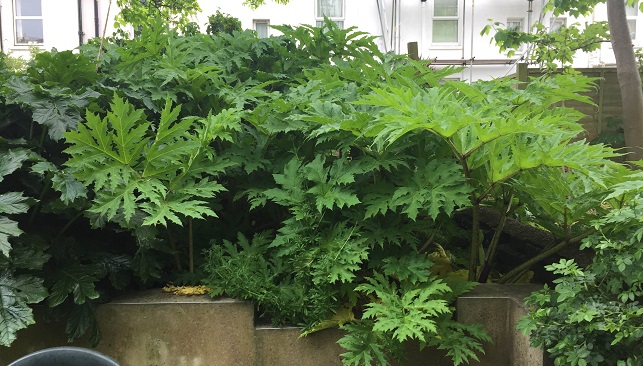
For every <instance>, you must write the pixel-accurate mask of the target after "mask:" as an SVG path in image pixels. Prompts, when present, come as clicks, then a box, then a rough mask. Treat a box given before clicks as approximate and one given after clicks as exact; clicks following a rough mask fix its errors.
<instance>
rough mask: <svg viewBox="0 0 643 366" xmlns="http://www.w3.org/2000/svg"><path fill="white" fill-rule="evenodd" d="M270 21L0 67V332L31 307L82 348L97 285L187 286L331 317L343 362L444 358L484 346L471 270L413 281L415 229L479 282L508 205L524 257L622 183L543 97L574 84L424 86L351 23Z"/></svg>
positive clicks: (566, 234)
mask: <svg viewBox="0 0 643 366" xmlns="http://www.w3.org/2000/svg"><path fill="white" fill-rule="evenodd" d="M159 24H160V23H159ZM279 30H280V31H281V32H283V33H284V36H282V37H272V38H268V39H258V38H257V37H256V35H255V34H254V32H252V31H245V32H238V31H233V33H232V34H228V33H225V32H221V33H218V34H216V35H212V36H211V35H204V34H191V35H179V34H178V33H177V32H176V31H173V30H169V29H168V28H165V27H161V26H158V25H156V26H154V27H143V28H141V30H140V35H138V36H137V37H136V38H134V39H130V40H127V39H120V40H116V41H109V42H107V43H106V44H105V47H104V53H103V56H102V57H101V59H100V62H99V64H98V72H97V71H96V65H95V64H94V63H93V60H95V59H96V54H97V53H98V47H97V46H96V45H93V44H92V45H88V46H85V47H83V48H82V49H81V53H80V54H74V53H72V52H57V53H56V52H53V53H43V54H41V55H38V56H36V57H35V59H34V60H33V62H31V63H30V65H29V66H28V68H27V69H26V71H24V72H18V73H13V72H8V71H4V69H3V71H2V74H0V78H2V80H1V81H3V83H2V85H3V87H2V88H1V89H0V102H1V103H2V104H3V109H2V111H3V112H1V113H2V114H1V115H0V118H1V119H0V128H1V130H0V132H1V133H2V135H1V136H2V140H1V142H2V145H0V148H2V149H4V151H7V154H3V155H2V156H3V157H4V156H5V155H6V156H7V157H8V158H7V159H8V160H6V161H5V160H2V161H1V165H0V169H1V170H2V171H6V174H8V173H12V174H11V175H9V176H8V178H5V179H4V181H2V182H0V188H1V190H0V192H2V195H1V196H0V214H2V215H3V216H1V217H0V233H2V235H4V236H0V240H2V241H1V242H0V249H2V255H1V256H0V270H2V271H3V272H2V273H4V274H3V275H2V277H0V281H1V282H0V289H1V291H3V292H2V293H3V296H2V299H3V301H4V300H5V298H6V299H11V301H8V302H3V303H2V304H0V306H1V308H0V309H2V312H0V316H2V318H0V325H2V328H1V329H2V333H0V334H2V337H3V338H2V339H1V341H2V343H3V344H9V343H10V342H11V341H12V339H13V336H14V335H15V331H16V330H17V329H20V328H22V327H24V326H26V325H28V324H29V323H31V322H32V321H33V318H32V317H31V314H30V313H29V310H28V307H27V305H28V304H30V303H36V302H39V301H41V300H42V299H43V298H46V299H47V301H48V304H49V305H50V306H51V307H53V308H55V309H58V310H59V311H58V312H59V313H61V314H62V313H66V314H67V316H68V319H69V323H68V324H69V325H68V332H69V334H70V337H71V338H75V337H78V336H79V335H81V334H82V333H84V332H85V331H88V330H89V331H92V332H93V335H94V338H95V339H97V338H98V336H99V333H98V329H97V328H96V325H95V323H94V321H93V307H94V305H95V304H96V303H97V302H98V301H103V300H106V299H108V295H109V291H111V290H113V289H122V288H128V287H129V288H136V287H138V286H144V285H154V284H159V283H163V282H166V281H174V282H184V283H195V282H199V281H204V282H205V283H206V284H208V285H209V286H210V287H211V289H212V294H213V296H216V295H220V294H226V295H229V296H235V297H239V298H243V299H249V300H252V301H254V302H255V303H256V304H257V306H258V308H259V311H260V312H261V313H263V314H264V315H265V317H266V318H269V319H271V320H272V321H273V322H274V323H277V324H283V323H291V324H292V323H295V324H299V325H302V326H304V327H306V329H307V331H314V330H317V329H321V328H323V327H324V326H327V325H328V324H329V323H333V324H335V325H338V324H339V325H341V326H342V327H343V328H344V329H346V330H348V333H347V335H346V336H345V337H344V338H343V339H342V340H341V341H340V344H341V345H342V347H344V348H345V349H346V350H347V352H346V353H345V354H344V363H345V364H347V365H365V364H370V362H371V361H372V360H375V361H376V362H377V364H380V365H385V364H388V362H389V361H390V360H391V358H392V357H394V356H400V355H401V353H402V344H403V342H405V341H407V340H416V341H419V342H420V344H422V345H431V346H434V347H438V348H442V349H444V350H445V351H446V352H447V353H448V355H449V356H450V357H451V358H452V359H453V360H454V362H455V363H456V364H461V363H465V362H468V360H470V359H476V357H477V356H476V352H477V351H479V350H481V343H482V342H483V341H485V340H487V339H488V338H487V336H486V334H485V333H484V332H483V331H481V329H480V328H479V327H477V326H464V325H460V324H458V323H456V322H455V321H454V320H453V318H452V315H453V314H452V312H453V309H452V307H450V305H451V304H452V302H453V300H454V299H455V298H456V297H457V296H458V295H460V294H462V293H463V292H465V291H467V290H469V289H470V288H471V287H472V286H473V284H472V282H466V281H464V280H461V279H460V280H459V279H458V278H457V276H447V277H444V278H438V277H437V274H436V273H433V272H436V271H435V268H434V267H435V266H434V264H433V263H431V260H430V257H429V255H428V254H429V253H430V252H431V251H433V250H435V248H437V247H438V246H437V245H436V244H439V245H441V247H444V248H446V249H448V250H449V251H451V252H452V253H456V254H457V256H458V261H454V262H457V263H459V266H460V267H468V273H469V278H470V279H471V280H480V281H486V279H487V278H489V277H494V278H497V277H499V276H500V275H501V274H500V273H498V272H497V271H495V270H494V269H493V264H494V261H495V256H496V253H497V252H498V251H497V247H498V246H499V236H500V233H501V232H502V230H503V225H504V221H505V219H506V218H507V217H515V218H519V219H522V220H524V221H527V222H531V223H534V224H536V225H539V226H541V227H543V228H545V229H546V230H548V231H550V232H551V233H552V234H554V235H555V236H556V237H557V238H559V239H560V243H559V244H557V245H555V246H554V247H553V248H548V249H547V250H546V251H544V252H543V253H541V254H540V255H539V256H540V257H541V258H542V257H544V256H546V255H547V254H548V253H551V252H552V251H556V250H559V249H560V248H563V247H565V246H567V245H574V244H577V243H578V242H579V241H580V240H581V239H582V238H583V237H586V236H587V235H589V234H590V233H591V232H593V230H594V229H593V227H592V226H591V222H592V220H594V219H596V217H597V215H599V214H601V213H603V212H604V211H605V208H604V207H602V206H601V201H602V200H603V199H604V198H605V197H606V196H607V195H608V194H609V192H610V191H609V189H608V188H607V187H609V186H611V185H612V184H614V183H617V182H620V181H622V180H624V179H626V177H625V174H624V172H625V168H623V167H620V166H619V165H617V164H615V163H613V162H611V161H610V160H608V158H610V157H613V156H615V153H614V152H613V151H612V150H611V149H609V148H606V147H604V146H602V145H588V144H586V143H585V142H584V141H577V140H576V137H577V135H578V134H579V133H580V132H581V131H582V130H581V127H580V126H579V125H578V124H577V120H578V119H579V118H580V117H581V115H580V114H579V113H578V112H576V111H573V110H571V109H568V108H565V107H564V106H561V104H562V103H560V102H562V101H565V100H570V99H575V100H585V99H584V98H583V97H581V96H579V94H578V93H579V92H582V91H585V90H587V88H589V87H590V85H591V83H590V82H591V81H590V80H587V79H585V78H582V77H569V76H564V77H563V76H558V77H544V78H541V79H536V80H533V81H532V82H531V83H530V84H529V85H528V86H527V88H526V89H525V90H518V89H515V88H513V87H512V83H511V81H491V82H478V83H474V84H471V85H466V84H464V83H459V82H446V83H445V84H444V85H442V83H441V82H442V79H443V78H444V77H446V76H448V75H449V74H450V73H452V72H453V71H454V70H453V69H448V68H447V69H444V70H433V69H431V68H428V67H426V65H424V64H421V63H418V62H414V61H411V60H408V59H407V58H405V57H402V56H393V55H384V54H382V53H380V51H379V50H378V49H377V47H376V45H375V44H374V42H373V40H372V38H370V37H367V36H366V35H365V34H363V33H360V32H356V31H355V30H354V29H347V30H340V29H337V27H336V26H335V25H334V23H332V22H327V24H326V26H325V27H324V28H314V27H310V26H303V27H298V28H291V27H280V28H279ZM63 138H64V141H63ZM9 150H11V153H9ZM3 159H4V158H3ZM6 174H3V176H5V175H6ZM545 188H546V189H545ZM17 192H22V193H17ZM621 193H622V192H621ZM621 193H619V194H618V196H620V194H621ZM617 198H619V197H616V196H615V197H614V198H611V199H612V200H616V199H617ZM28 205H30V206H31V208H29V206H28ZM615 205H616V204H615ZM615 207H616V206H615ZM482 208H488V209H492V210H496V211H497V212H500V213H501V215H500V216H501V218H502V219H501V220H500V222H499V223H498V225H497V227H495V228H483V227H482V225H481V221H480V215H481V209H482ZM25 212H27V214H26V215H25V214H24V213H25ZM456 213H457V214H459V215H462V216H466V217H470V221H471V222H472V225H471V226H469V227H467V228H466V229H467V230H468V231H465V230H464V229H463V228H461V227H459V226H458V225H457V222H456V220H455V219H454V215H455V214H456ZM61 228H62V229H61ZM21 230H22V231H24V232H25V233H22V231H21ZM52 233H53V235H52ZM5 236H6V239H4V237H5ZM463 237H465V238H466V240H465V241H464V242H463V240H461V238H463ZM116 238H118V240H115V239H116ZM467 241H468V243H467ZM466 250H468V251H469V255H468V256H466V255H464V256H463V255H462V253H463V252H464V251H466ZM201 254H203V255H201ZM529 264H530V263H527V264H525V265H524V266H521V267H519V268H517V269H516V270H515V271H512V272H509V273H508V274H507V275H506V276H505V277H504V280H511V279H513V278H516V277H519V276H520V275H521V274H522V273H523V272H524V271H525V270H526V269H528V268H529ZM183 268H189V269H190V273H186V271H184V270H183ZM24 283H28V284H30V285H29V286H24V285H23V284H24ZM18 284H20V287H19V286H18ZM18 287H19V288H18ZM4 294H7V295H6V296H4ZM329 320H330V322H329Z"/></svg>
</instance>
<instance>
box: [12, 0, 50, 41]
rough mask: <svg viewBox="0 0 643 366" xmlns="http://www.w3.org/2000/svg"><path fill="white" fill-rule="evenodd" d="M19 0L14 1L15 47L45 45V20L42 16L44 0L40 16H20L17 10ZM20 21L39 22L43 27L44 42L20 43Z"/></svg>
mask: <svg viewBox="0 0 643 366" xmlns="http://www.w3.org/2000/svg"><path fill="white" fill-rule="evenodd" d="M17 1H19V0H12V5H13V42H14V45H15V46H42V45H44V43H45V30H44V20H43V16H42V0H39V1H40V15H18V12H17V9H18V6H17V4H16V2H17ZM19 20H39V21H40V22H41V24H42V25H41V26H42V27H43V31H42V42H19V41H18V21H19Z"/></svg>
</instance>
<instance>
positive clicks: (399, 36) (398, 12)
mask: <svg viewBox="0 0 643 366" xmlns="http://www.w3.org/2000/svg"><path fill="white" fill-rule="evenodd" d="M395 16H396V17H397V42H396V43H397V54H398V55H399V54H401V53H402V45H401V44H400V43H401V42H402V0H398V1H397V9H396V10H395Z"/></svg>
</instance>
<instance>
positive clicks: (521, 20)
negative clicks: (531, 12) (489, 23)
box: [506, 17, 525, 52]
mask: <svg viewBox="0 0 643 366" xmlns="http://www.w3.org/2000/svg"><path fill="white" fill-rule="evenodd" d="M511 22H513V23H518V22H519V23H520V29H518V31H519V32H525V18H521V17H508V18H507V23H506V28H507V30H509V23H511ZM524 50H525V44H524V43H521V44H520V47H518V48H516V49H515V51H516V52H523V51H524Z"/></svg>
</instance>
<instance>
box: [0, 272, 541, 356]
mask: <svg viewBox="0 0 643 366" xmlns="http://www.w3.org/2000/svg"><path fill="white" fill-rule="evenodd" d="M538 288H539V287H537V286H528V285H497V284H484V285H480V286H478V287H476V288H475V289H474V290H473V291H472V292H470V293H468V294H466V295H464V296H462V297H461V298H459V299H458V302H457V316H458V320H459V321H461V322H464V323H473V322H477V323H482V324H484V325H485V328H486V329H487V331H488V332H489V333H490V335H491V337H492V338H493V343H492V344H486V345H485V350H486V355H482V356H481V360H480V361H481V362H479V363H476V362H472V363H471V365H483V366H548V365H551V361H550V360H548V359H546V358H544V356H543V352H542V350H539V349H535V348H531V347H529V340H528V339H527V337H524V336H523V335H522V334H520V333H519V332H517V331H516V330H515V324H516V323H517V321H518V319H520V317H522V316H523V315H524V314H525V313H526V309H525V308H524V305H523V299H524V297H525V296H527V295H528V294H529V293H530V292H531V291H533V290H536V289H538ZM97 316H98V320H99V323H100V325H101V330H102V335H103V339H102V341H101V343H100V344H99V346H98V348H97V350H98V351H99V352H102V353H105V354H106V355H109V356H110V357H112V358H114V359H115V360H117V361H118V362H120V363H122V365H123V366H290V365H292V366H335V365H337V366H339V365H341V361H340V356H339V355H340V354H341V353H342V352H343V350H342V349H341V348H340V347H339V346H338V345H337V344H336V341H337V340H338V339H339V338H340V337H341V336H342V332H341V331H340V330H326V331H322V332H319V333H316V334H313V335H310V336H308V337H305V338H299V330H298V329H297V328H273V327H258V328H256V329H255V327H254V311H253V308H252V305H251V304H250V303H246V302H241V301H235V300H226V299H224V300H217V301H214V300H211V299H209V298H208V297H206V296H194V297H182V296H175V295H170V294H165V293H162V292H160V291H158V290H156V291H147V292H143V293H138V294H136V295H133V296H130V297H124V298H120V299H118V300H115V301H113V302H111V303H108V304H104V305H100V306H98V308H97ZM66 344H67V343H66V336H65V334H64V325H60V324H48V323H45V322H44V321H39V322H38V323H37V325H36V326H32V327H29V328H27V329H26V330H23V331H21V332H20V333H19V337H18V340H17V341H16V343H14V345H13V346H12V347H11V348H3V347H0V365H6V364H9V363H10V362H11V361H14V360H16V359H18V358H20V357H21V356H23V355H25V354H27V353H30V352H33V351H35V350H38V349H42V348H47V347H53V346H62V345H66ZM75 345H78V346H83V347H88V343H87V342H84V343H83V342H79V343H76V344H75ZM418 349H419V346H418V345H417V344H409V345H407V350H408V352H407V355H408V360H407V362H405V363H403V364H402V365H401V366H425V365H426V366H451V365H452V363H451V362H450V361H449V360H448V358H446V357H444V352H440V351H436V350H431V349H425V350H423V351H421V352H420V351H419V350H418Z"/></svg>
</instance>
